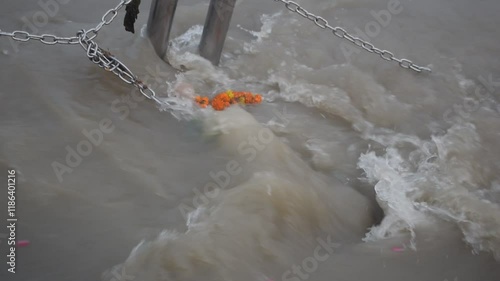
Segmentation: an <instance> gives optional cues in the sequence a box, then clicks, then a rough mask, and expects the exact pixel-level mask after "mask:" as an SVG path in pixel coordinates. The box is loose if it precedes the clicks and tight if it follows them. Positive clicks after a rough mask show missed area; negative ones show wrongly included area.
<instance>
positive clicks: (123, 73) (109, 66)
mask: <svg viewBox="0 0 500 281" xmlns="http://www.w3.org/2000/svg"><path fill="white" fill-rule="evenodd" d="M89 33H91V30H88V31H85V30H81V31H79V32H78V33H77V38H78V43H79V44H80V46H82V48H83V49H84V50H85V51H86V53H87V57H88V58H89V59H90V61H92V62H93V63H95V64H97V65H98V66H99V67H101V68H103V69H104V70H106V71H109V72H112V73H114V74H115V75H116V76H118V77H119V78H120V79H121V80H122V81H123V82H125V83H127V84H130V85H134V86H135V87H137V89H139V91H140V92H141V94H142V95H144V96H145V97H146V98H147V99H149V100H153V101H155V102H156V103H158V104H159V105H162V104H164V103H163V102H162V101H161V100H159V99H158V98H157V97H156V93H155V91H154V90H153V89H151V88H150V87H149V86H148V85H146V84H144V83H143V82H142V81H141V80H139V79H138V78H137V76H135V75H134V73H133V72H132V71H131V70H130V69H129V68H128V67H127V66H126V65H125V64H124V63H122V62H121V61H120V60H118V59H117V58H116V57H115V56H113V55H112V54H111V53H110V52H108V51H106V50H103V49H102V48H101V47H99V45H98V44H97V43H96V42H95V41H93V35H94V33H93V32H92V33H91V34H92V35H90V36H89Z"/></svg>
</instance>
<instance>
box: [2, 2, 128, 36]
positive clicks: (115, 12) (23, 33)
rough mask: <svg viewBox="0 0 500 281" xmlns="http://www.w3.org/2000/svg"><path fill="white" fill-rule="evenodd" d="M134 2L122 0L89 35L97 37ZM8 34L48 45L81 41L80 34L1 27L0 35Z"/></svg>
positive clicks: (90, 30) (89, 31) (88, 32)
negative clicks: (40, 32) (27, 30)
mask: <svg viewBox="0 0 500 281" xmlns="http://www.w3.org/2000/svg"><path fill="white" fill-rule="evenodd" d="M130 2H132V0H121V1H120V3H119V4H118V5H117V6H116V7H114V8H113V9H110V10H108V11H107V12H106V13H105V14H104V15H103V16H102V18H101V22H100V23H99V24H98V25H97V26H96V27H94V28H91V29H89V30H88V31H87V35H88V36H89V38H90V39H91V40H92V39H94V38H96V37H97V34H98V33H99V31H100V30H101V28H102V27H103V26H105V25H109V24H111V22H113V20H114V19H115V18H116V16H117V15H118V11H119V10H120V9H122V8H123V7H124V6H126V5H127V4H129V3H130ZM1 36H6V37H11V38H12V39H14V40H16V41H20V42H28V41H29V40H31V39H33V40H38V41H40V42H42V43H44V44H46V45H55V44H69V45H74V44H78V43H80V40H79V38H78V36H73V37H59V36H56V35H52V34H42V35H35V34H30V33H29V32H26V31H22V30H16V31H13V32H4V31H2V30H1V29H0V37H1Z"/></svg>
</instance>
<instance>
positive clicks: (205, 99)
mask: <svg viewBox="0 0 500 281" xmlns="http://www.w3.org/2000/svg"><path fill="white" fill-rule="evenodd" d="M194 100H195V101H196V103H197V104H198V105H199V106H200V107H201V108H206V107H207V106H208V97H200V96H196V97H195V98H194Z"/></svg>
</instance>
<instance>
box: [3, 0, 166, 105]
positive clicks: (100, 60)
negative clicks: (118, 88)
mask: <svg viewBox="0 0 500 281" xmlns="http://www.w3.org/2000/svg"><path fill="white" fill-rule="evenodd" d="M131 1H132V0H121V2H120V4H118V5H117V6H116V7H115V8H113V9H110V10H108V11H107V12H106V13H105V14H104V15H103V16H102V18H101V22H100V23H99V24H98V25H97V26H96V27H94V28H91V29H89V30H80V31H79V32H78V33H77V34H76V36H73V37H58V36H55V35H51V34H42V35H33V34H30V33H28V32H26V31H20V30H16V31H14V32H11V33H8V32H3V31H2V30H0V36H7V37H11V38H12V39H14V40H16V41H21V42H27V41H29V40H31V39H33V40H38V41H40V42H42V43H44V44H47V45H55V44H71V45H74V44H80V46H82V48H83V49H84V50H85V51H86V53H87V57H88V58H89V59H90V61H92V62H93V63H95V64H97V65H98V66H99V67H101V68H104V69H105V70H106V71H110V72H113V73H114V74H115V75H116V76H118V77H120V79H122V80H123V81H124V82H125V83H127V84H131V85H134V86H135V87H137V88H138V89H139V91H140V92H141V94H142V95H144V96H145V97H146V98H147V99H150V100H154V101H155V102H156V103H158V104H159V105H163V104H165V103H164V102H162V101H161V100H159V99H158V98H157V97H156V93H155V91H153V89H151V88H150V87H148V86H147V85H146V84H144V83H143V82H142V81H141V80H139V79H137V76H135V75H134V73H132V71H130V69H129V68H128V67H127V66H125V64H123V63H122V62H121V61H119V60H118V59H117V58H115V57H114V56H113V55H112V54H111V53H110V52H108V51H105V50H103V49H101V47H99V45H97V43H96V42H95V41H93V40H94V39H95V38H96V37H97V35H98V33H99V31H100V30H101V28H102V27H103V26H105V25H109V24H110V23H111V22H113V20H114V19H115V18H116V16H117V15H118V11H119V10H120V9H121V8H123V7H124V6H126V5H127V4H129V3H130V2H131Z"/></svg>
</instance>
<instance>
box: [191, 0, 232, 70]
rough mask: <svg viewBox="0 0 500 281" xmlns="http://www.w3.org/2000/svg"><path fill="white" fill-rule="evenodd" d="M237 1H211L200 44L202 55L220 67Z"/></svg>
mask: <svg viewBox="0 0 500 281" xmlns="http://www.w3.org/2000/svg"><path fill="white" fill-rule="evenodd" d="M235 2H236V0H210V6H209V8H208V14H207V19H206V20H205V27H204V28H203V34H202V36H201V42H200V55H201V56H202V57H204V58H206V59H208V60H209V61H211V62H212V64H214V65H218V64H219V61H220V57H221V54H222V48H223V47H224V41H225V40H226V35H227V31H228V30H229V23H230V22H231V17H232V15H233V9H234V4H235Z"/></svg>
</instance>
